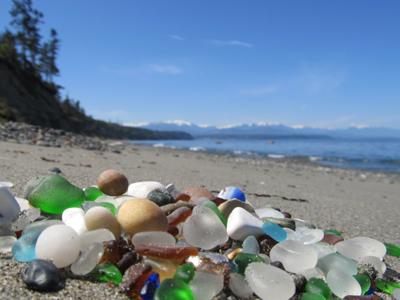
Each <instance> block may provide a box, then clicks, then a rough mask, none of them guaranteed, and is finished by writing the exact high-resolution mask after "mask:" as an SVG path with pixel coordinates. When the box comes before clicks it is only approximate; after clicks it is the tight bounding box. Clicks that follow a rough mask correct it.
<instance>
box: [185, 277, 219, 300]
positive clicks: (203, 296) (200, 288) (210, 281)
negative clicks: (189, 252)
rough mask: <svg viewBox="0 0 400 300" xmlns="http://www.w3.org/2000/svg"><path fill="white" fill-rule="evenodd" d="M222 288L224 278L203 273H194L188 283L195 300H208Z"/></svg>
mask: <svg viewBox="0 0 400 300" xmlns="http://www.w3.org/2000/svg"><path fill="white" fill-rule="evenodd" d="M223 287H224V276H223V275H222V274H214V273H209V272H203V271H196V273H195V274H194V277H193V279H192V280H191V281H190V288H191V290H192V292H193V295H194V297H195V299H196V300H210V299H212V298H213V297H214V296H215V295H217V294H218V293H219V292H220V291H221V290H222V289H223Z"/></svg>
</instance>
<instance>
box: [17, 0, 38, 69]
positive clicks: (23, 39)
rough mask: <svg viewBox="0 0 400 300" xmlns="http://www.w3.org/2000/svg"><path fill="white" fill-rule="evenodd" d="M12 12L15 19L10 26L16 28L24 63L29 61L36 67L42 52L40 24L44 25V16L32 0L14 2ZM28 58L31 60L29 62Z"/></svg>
mask: <svg viewBox="0 0 400 300" xmlns="http://www.w3.org/2000/svg"><path fill="white" fill-rule="evenodd" d="M12 2H13V7H12V9H11V11H10V14H11V16H12V17H13V19H12V20H11V22H10V24H11V26H13V27H14V28H15V31H16V39H17V44H18V46H19V47H20V50H21V56H22V62H23V63H24V64H26V62H27V61H30V63H31V64H32V65H33V67H34V68H35V67H36V63H37V57H38V55H39V52H40V40H41V35H40V30H39V24H41V23H43V21H42V19H43V14H42V13H41V12H40V11H38V10H36V9H34V8H33V5H32V0H13V1H12ZM28 56H29V58H30V60H28Z"/></svg>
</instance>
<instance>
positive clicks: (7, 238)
mask: <svg viewBox="0 0 400 300" xmlns="http://www.w3.org/2000/svg"><path fill="white" fill-rule="evenodd" d="M16 241H17V238H16V237H15V236H13V235H4V236H0V253H10V252H11V251H12V248H13V245H14V243H15V242H16Z"/></svg>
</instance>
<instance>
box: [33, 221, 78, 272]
mask: <svg viewBox="0 0 400 300" xmlns="http://www.w3.org/2000/svg"><path fill="white" fill-rule="evenodd" d="M79 246H80V243H79V236H78V234H77V233H76V232H75V231H74V230H73V229H72V228H71V227H68V226H66V225H53V226H50V227H48V228H46V229H45V230H43V232H42V233H41V234H40V236H39V238H38V240H37V242H36V248H35V250H36V257H37V258H40V259H45V260H50V261H52V262H53V263H54V265H55V266H56V267H57V268H64V267H67V266H69V265H71V264H72V263H73V262H74V261H75V260H76V259H77V258H78V255H79Z"/></svg>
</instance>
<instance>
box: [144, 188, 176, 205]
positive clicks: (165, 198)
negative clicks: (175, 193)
mask: <svg viewBox="0 0 400 300" xmlns="http://www.w3.org/2000/svg"><path fill="white" fill-rule="evenodd" d="M147 198H148V199H149V200H151V201H153V202H154V203H155V204H157V205H158V206H163V205H167V204H170V203H174V202H175V199H174V198H173V197H172V196H171V195H170V194H169V193H168V192H163V191H160V190H154V191H151V192H150V193H149V194H148V196H147Z"/></svg>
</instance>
